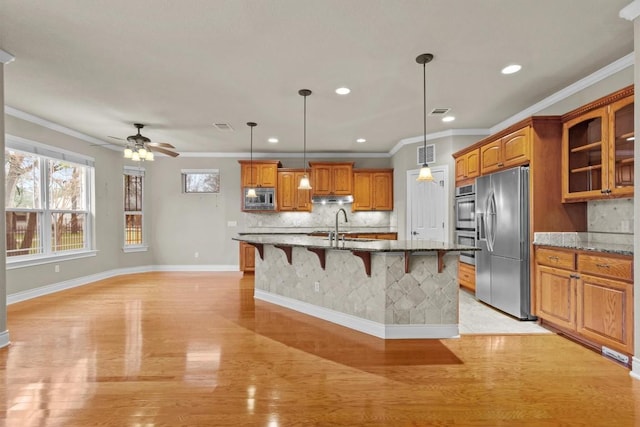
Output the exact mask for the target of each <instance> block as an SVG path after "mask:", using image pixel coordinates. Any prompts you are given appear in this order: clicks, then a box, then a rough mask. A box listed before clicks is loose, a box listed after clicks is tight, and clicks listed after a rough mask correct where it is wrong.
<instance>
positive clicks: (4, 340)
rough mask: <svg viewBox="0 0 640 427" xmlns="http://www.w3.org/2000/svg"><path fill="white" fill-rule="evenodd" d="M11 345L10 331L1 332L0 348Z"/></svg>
mask: <svg viewBox="0 0 640 427" xmlns="http://www.w3.org/2000/svg"><path fill="white" fill-rule="evenodd" d="M9 344H11V341H9V331H4V332H0V348H4V347H6V346H8V345H9Z"/></svg>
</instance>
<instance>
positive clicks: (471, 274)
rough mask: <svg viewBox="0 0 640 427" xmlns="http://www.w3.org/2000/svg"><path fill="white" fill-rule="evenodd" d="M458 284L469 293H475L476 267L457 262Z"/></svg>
mask: <svg viewBox="0 0 640 427" xmlns="http://www.w3.org/2000/svg"><path fill="white" fill-rule="evenodd" d="M458 283H459V284H460V286H462V287H463V288H465V289H468V290H470V291H471V292H474V293H475V291H476V267H475V266H474V265H471V264H467V263H466V262H461V261H460V260H458Z"/></svg>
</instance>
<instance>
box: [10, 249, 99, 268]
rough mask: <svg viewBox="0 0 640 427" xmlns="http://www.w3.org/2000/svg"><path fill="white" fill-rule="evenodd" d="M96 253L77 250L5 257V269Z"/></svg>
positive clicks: (95, 252)
mask: <svg viewBox="0 0 640 427" xmlns="http://www.w3.org/2000/svg"><path fill="white" fill-rule="evenodd" d="M97 254H98V251H96V250H90V251H79V252H71V253H64V254H52V255H43V256H34V255H32V256H25V257H24V258H21V259H18V257H16V258H6V260H7V270H13V269H14V268H23V267H33V266H36V265H42V264H51V263H53V262H60V261H69V260H72V259H80V258H89V257H94V256H96V255H97Z"/></svg>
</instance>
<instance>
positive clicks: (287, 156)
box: [180, 151, 392, 159]
mask: <svg viewBox="0 0 640 427" xmlns="http://www.w3.org/2000/svg"><path fill="white" fill-rule="evenodd" d="M249 154H250V153H215V152H209V153H208V152H186V153H180V157H218V158H234V159H248V158H249ZM306 156H307V158H309V159H327V158H336V157H338V158H345V159H347V158H363V159H371V158H378V159H386V158H389V157H391V156H392V154H390V153H315V152H312V153H309V152H307V154H306ZM274 157H277V158H279V159H298V158H300V157H303V153H302V152H299V153H296V152H290V153H284V152H264V153H256V152H255V151H254V152H253V158H254V159H256V158H258V159H273V158H274Z"/></svg>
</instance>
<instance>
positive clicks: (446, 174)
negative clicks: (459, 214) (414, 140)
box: [404, 165, 452, 243]
mask: <svg viewBox="0 0 640 427" xmlns="http://www.w3.org/2000/svg"><path fill="white" fill-rule="evenodd" d="M433 171H438V172H440V171H442V172H444V200H443V203H444V241H445V242H446V243H449V240H450V239H449V235H450V234H451V233H450V232H449V215H450V214H451V211H450V210H451V209H452V207H451V203H449V165H440V166H433V167H431V172H433ZM419 173H420V169H410V170H408V171H407V182H406V187H405V201H404V202H405V206H404V210H405V214H406V218H405V224H404V229H405V230H404V235H405V240H412V239H411V226H410V224H411V205H410V203H409V200H410V199H409V197H410V195H409V188H411V180H414V181H415V179H416V177H417V176H418V174H419Z"/></svg>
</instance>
